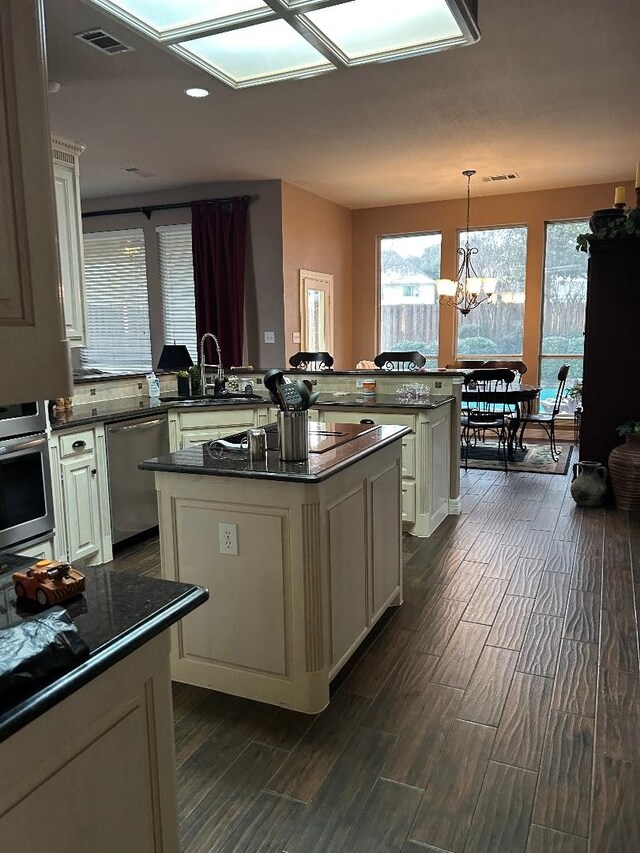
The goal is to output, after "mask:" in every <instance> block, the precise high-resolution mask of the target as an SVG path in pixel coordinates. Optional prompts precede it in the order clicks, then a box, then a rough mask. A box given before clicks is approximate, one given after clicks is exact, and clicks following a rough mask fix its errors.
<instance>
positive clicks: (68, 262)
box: [53, 140, 86, 347]
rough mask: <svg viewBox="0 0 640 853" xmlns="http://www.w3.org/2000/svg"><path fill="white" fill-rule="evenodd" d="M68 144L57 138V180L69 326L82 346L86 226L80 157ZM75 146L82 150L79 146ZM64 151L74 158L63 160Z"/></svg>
mask: <svg viewBox="0 0 640 853" xmlns="http://www.w3.org/2000/svg"><path fill="white" fill-rule="evenodd" d="M63 146H64V147H63ZM68 148H72V146H70V145H68V144H67V143H62V141H60V140H54V147H53V152H54V164H53V180H54V187H55V195H56V215H57V221H58V253H59V256H60V276H61V281H62V293H63V304H64V321H65V330H66V334H67V340H68V341H69V343H70V345H71V346H72V347H74V346H75V347H78V346H84V344H85V338H86V332H85V326H86V323H85V298H84V270H83V252H82V228H81V221H80V199H79V182H78V169H77V164H76V161H77V157H76V156H75V155H74V154H73V153H71V152H70V151H68V150H67V149H68ZM73 148H74V149H75V150H78V151H79V150H82V149H80V148H79V147H77V146H73ZM64 155H66V156H67V157H68V158H69V159H70V160H73V162H71V163H63V162H61V158H62V157H63V156H64Z"/></svg>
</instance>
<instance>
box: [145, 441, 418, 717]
mask: <svg viewBox="0 0 640 853" xmlns="http://www.w3.org/2000/svg"><path fill="white" fill-rule="evenodd" d="M401 449H402V448H401V441H399V440H398V441H395V442H393V443H391V444H388V445H387V446H385V447H382V448H380V449H379V450H377V451H376V452H374V453H372V454H370V455H369V456H367V457H365V458H363V459H361V460H359V461H358V462H355V463H354V464H353V465H351V466H349V467H348V468H346V469H344V470H342V471H340V472H338V473H336V474H335V475H334V476H332V477H329V478H328V479H326V480H323V481H321V482H319V483H311V484H307V483H304V484H301V483H287V482H281V481H278V482H268V481H266V482H265V481H264V480H249V479H240V478H232V477H211V476H199V475H193V474H177V473H164V472H158V473H157V474H156V485H157V488H158V491H159V506H160V531H161V542H162V568H163V575H164V576H165V577H167V578H171V579H175V580H183V581H186V580H189V581H190V582H194V583H198V584H201V585H203V586H206V587H207V588H208V589H209V590H210V593H211V594H210V598H209V601H208V602H207V603H206V604H205V605H203V606H202V607H200V608H199V609H198V610H197V611H194V612H193V613H191V614H189V615H188V616H186V617H185V618H184V619H183V620H182V622H181V623H180V624H179V625H178V626H176V628H175V629H174V641H173V648H172V675H173V678H174V679H176V680H178V681H184V682H186V683H189V684H194V685H197V686H200V687H206V688H209V689H212V690H220V691H222V692H225V693H230V694H233V695H237V696H244V697H248V698H250V699H255V700H258V701H262V702H268V703H271V704H275V705H280V706H283V707H287V708H291V709H294V710H297V711H303V712H306V713H318V712H320V711H322V710H323V708H325V707H326V705H327V704H328V702H329V685H330V681H331V679H332V678H333V677H334V676H335V675H336V674H337V673H338V672H339V670H340V669H341V668H342V666H344V664H345V663H346V662H347V661H348V660H349V658H350V657H351V655H352V654H353V653H354V651H355V650H356V649H357V647H358V646H359V645H360V643H361V642H362V640H363V639H364V638H365V637H366V636H367V634H368V633H369V631H370V630H371V629H372V627H373V626H374V625H375V623H376V622H377V621H378V619H379V618H380V617H381V616H382V614H383V613H384V612H385V610H386V609H387V607H389V606H391V605H397V604H400V603H401V600H402V595H401V589H402V561H401V550H402V543H401V535H402V531H401V526H402V525H401V499H402V462H401ZM221 523H232V524H236V525H237V531H238V554H237V555H229V554H221V553H220V546H219V537H218V528H219V525H220V524H221Z"/></svg>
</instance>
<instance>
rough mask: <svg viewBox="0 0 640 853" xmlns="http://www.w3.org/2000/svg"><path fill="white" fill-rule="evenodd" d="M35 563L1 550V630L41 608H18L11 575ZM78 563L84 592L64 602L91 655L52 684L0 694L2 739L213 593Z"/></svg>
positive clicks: (63, 604)
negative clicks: (11, 694)
mask: <svg viewBox="0 0 640 853" xmlns="http://www.w3.org/2000/svg"><path fill="white" fill-rule="evenodd" d="M32 564H33V560H32V559H30V558H28V557H16V556H14V555H9V554H0V628H8V627H10V626H12V625H15V624H17V623H19V622H20V621H21V620H22V619H25V618H28V617H29V616H33V615H35V614H36V613H38V612H40V611H39V610H37V609H36V608H35V606H34V608H31V607H28V608H27V607H26V606H24V607H20V608H18V607H17V605H16V598H15V593H14V590H13V581H12V579H11V573H12V572H15V571H18V570H20V569H21V568H26V567H28V566H30V565H32ZM76 565H77V566H78V568H81V570H82V571H83V572H84V574H85V575H86V579H87V581H86V584H87V586H86V591H85V592H84V593H83V594H82V595H81V596H77V597H76V598H73V599H70V600H68V601H66V602H63V603H62V606H63V607H65V609H66V610H67V612H68V613H69V614H70V616H71V618H72V619H73V621H74V623H75V624H76V626H77V628H78V631H79V633H80V636H81V637H82V638H83V639H84V640H85V642H86V643H87V644H88V646H89V649H90V656H89V658H88V659H87V660H85V661H83V662H82V663H79V664H77V665H76V666H74V667H73V668H72V669H70V670H68V671H67V672H65V673H64V674H62V675H60V674H57V675H56V676H55V677H53V678H52V679H51V680H50V681H49V682H46V681H45V682H40V683H39V685H38V686H37V687H36V688H35V690H34V691H31V692H29V693H28V694H26V695H25V694H24V693H23V694H21V695H19V696H13V697H12V698H9V697H0V741H2V740H5V739H6V738H8V737H9V736H10V735H12V734H14V733H15V732H17V731H18V730H19V729H21V728H22V727H23V726H25V725H26V724H27V723H30V722H31V721H32V720H34V719H36V717H39V716H40V715H41V714H43V713H45V711H48V710H49V709H50V708H52V707H53V706H54V705H56V704H57V703H58V702H60V701H61V700H62V699H65V698H66V697H67V696H69V695H70V694H71V693H74V692H75V691H76V690H78V689H79V688H80V687H82V686H83V685H85V684H87V683H88V682H89V681H91V680H93V679H94V678H96V676H98V675H100V674H101V673H102V672H104V671H105V670H107V669H109V667H111V666H113V665H114V664H115V663H117V662H118V661H120V660H122V659H123V658H124V657H126V656H127V655H129V654H131V652H133V651H135V649H137V648H139V647H140V646H142V645H144V643H146V642H148V641H149V640H151V639H152V638H153V637H155V636H156V635H157V634H160V633H161V632H162V631H165V630H166V629H167V628H168V627H169V626H170V625H172V624H173V623H174V622H177V621H178V620H179V619H182V617H183V616H185V615H186V614H187V613H190V612H191V611H192V610H194V609H195V608H196V607H198V606H199V605H200V604H203V603H204V602H205V601H206V600H207V598H208V597H209V593H208V591H207V590H206V589H204V588H203V587H199V586H194V585H192V584H186V583H176V582H174V581H169V580H160V579H157V578H147V577H140V576H138V575H133V574H127V573H125V572H115V571H110V570H109V569H106V568H104V567H87V568H83V567H82V566H81V565H80V564H79V563H77V564H76ZM0 654H2V650H1V649H0Z"/></svg>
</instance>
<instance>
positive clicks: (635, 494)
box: [609, 434, 640, 512]
mask: <svg viewBox="0 0 640 853" xmlns="http://www.w3.org/2000/svg"><path fill="white" fill-rule="evenodd" d="M609 471H610V473H611V485H612V486H613V494H614V497H615V499H616V504H617V506H618V509H626V510H629V511H630V512H634V511H638V510H640V435H636V434H633V435H627V436H625V443H624V444H620V445H618V447H614V448H613V450H612V451H611V453H610V454H609Z"/></svg>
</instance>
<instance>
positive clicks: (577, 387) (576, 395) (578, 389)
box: [567, 379, 582, 402]
mask: <svg viewBox="0 0 640 853" xmlns="http://www.w3.org/2000/svg"><path fill="white" fill-rule="evenodd" d="M567 397H571V399H572V400H577V401H578V402H580V401H581V400H582V379H578V381H577V382H574V383H573V386H572V387H571V388H569V390H568V391H567Z"/></svg>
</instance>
